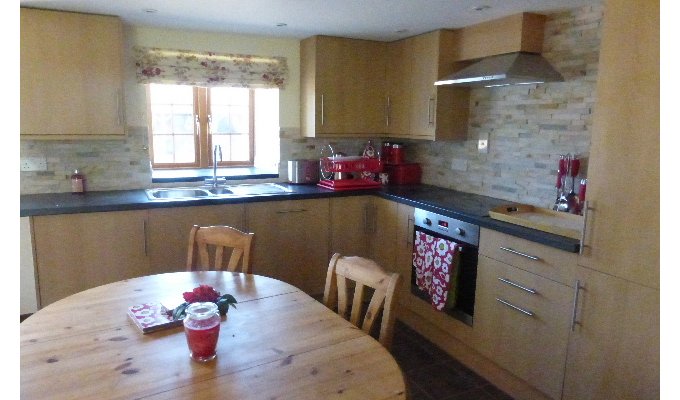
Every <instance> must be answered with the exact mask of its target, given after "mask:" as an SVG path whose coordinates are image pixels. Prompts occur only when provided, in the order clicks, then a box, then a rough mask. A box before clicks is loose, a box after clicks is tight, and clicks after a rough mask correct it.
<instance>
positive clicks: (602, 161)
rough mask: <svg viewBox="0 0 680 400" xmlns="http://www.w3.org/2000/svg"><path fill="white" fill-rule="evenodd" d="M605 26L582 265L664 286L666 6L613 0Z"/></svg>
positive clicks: (644, 282) (591, 150)
mask: <svg viewBox="0 0 680 400" xmlns="http://www.w3.org/2000/svg"><path fill="white" fill-rule="evenodd" d="M631 21H636V23H635V24H634V26H635V34H634V35H631V33H630V32H631V31H630V27H631ZM602 24H603V25H602V44H601V50H600V64H599V72H598V80H597V103H596V105H595V109H594V115H593V132H592V140H591V143H592V144H591V148H590V159H589V161H588V164H589V166H588V191H587V195H586V197H587V200H588V203H589V206H590V207H592V210H589V211H588V213H587V218H586V227H587V233H586V237H585V245H586V246H585V248H584V254H583V256H581V257H580V258H579V264H580V265H583V266H586V267H589V268H592V269H595V270H598V271H601V272H604V273H607V274H610V275H614V276H618V277H621V278H624V279H628V280H630V281H633V282H638V283H640V284H643V285H646V286H650V287H653V288H659V218H660V214H659V209H660V208H659V2H658V0H655V1H648V2H647V1H646V2H637V1H634V0H611V1H609V2H608V5H607V9H606V12H605V13H604V18H603V22H602Z"/></svg>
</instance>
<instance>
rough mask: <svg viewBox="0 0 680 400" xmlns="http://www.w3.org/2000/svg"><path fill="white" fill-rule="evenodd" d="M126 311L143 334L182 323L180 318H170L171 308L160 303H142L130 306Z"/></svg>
mask: <svg viewBox="0 0 680 400" xmlns="http://www.w3.org/2000/svg"><path fill="white" fill-rule="evenodd" d="M127 313H128V316H129V317H130V319H132V321H133V322H134V323H135V325H136V326H137V327H138V328H139V329H140V330H141V331H142V333H145V334H146V333H149V332H155V331H158V330H161V329H167V328H172V327H175V326H180V325H182V320H181V319H178V320H175V319H173V318H172V309H168V308H167V307H165V306H164V305H163V304H161V303H143V304H137V305H134V306H130V307H129V308H128V312H127Z"/></svg>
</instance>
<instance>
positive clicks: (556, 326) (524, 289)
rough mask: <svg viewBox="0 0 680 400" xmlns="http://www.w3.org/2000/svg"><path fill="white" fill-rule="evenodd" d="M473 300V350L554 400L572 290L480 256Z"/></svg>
mask: <svg viewBox="0 0 680 400" xmlns="http://www.w3.org/2000/svg"><path fill="white" fill-rule="evenodd" d="M475 298H476V300H475V318H474V330H475V332H476V333H477V335H476V338H477V343H476V348H477V350H478V351H479V352H480V353H482V354H483V355H485V356H486V357H488V358H489V359H490V360H492V361H494V362H495V363H496V364H498V365H499V366H501V367H503V368H505V369H506V370H508V371H509V372H511V373H512V374H513V375H515V376H517V377H519V378H521V379H523V380H524V381H526V382H528V383H529V384H531V385H532V386H534V387H535V388H537V389H539V390H540V391H541V392H543V393H545V394H547V395H548V396H549V397H551V398H553V399H559V398H560V393H561V390H562V378H563V375H564V361H565V358H566V353H567V341H568V338H569V323H570V319H569V317H570V316H571V312H570V311H571V309H572V298H573V290H572V288H570V287H568V286H565V285H562V284H560V283H557V282H554V281H551V280H549V279H545V278H543V277H540V276H538V275H535V274H533V273H530V272H527V271H524V270H521V269H519V268H516V267H513V266H511V265H507V264H504V263H501V262H499V261H496V260H493V259H491V258H488V257H485V256H483V255H480V257H479V266H478V268H477V291H476V296H475Z"/></svg>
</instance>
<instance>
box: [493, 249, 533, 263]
mask: <svg viewBox="0 0 680 400" xmlns="http://www.w3.org/2000/svg"><path fill="white" fill-rule="evenodd" d="M500 249H501V250H505V251H507V252H510V253H512V254H517V255H518V256H522V257H526V258H529V259H531V260H534V261H538V260H540V258H538V257H536V256H532V255H530V254H526V253H522V252H520V251H517V250H515V249H511V248H509V247H503V246H501V247H500Z"/></svg>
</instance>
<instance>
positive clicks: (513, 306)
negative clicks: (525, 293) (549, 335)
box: [496, 297, 534, 317]
mask: <svg viewBox="0 0 680 400" xmlns="http://www.w3.org/2000/svg"><path fill="white" fill-rule="evenodd" d="M496 301H498V302H499V303H503V304H505V305H506V306H508V307H510V308H512V309H513V310H517V311H519V312H521V313H522V314H525V315H528V316H530V317H533V316H534V313H533V312H531V311H527V310H525V309H523V308H521V307H517V306H516V305H514V304H511V303H509V302H507V301H505V300H503V299H499V298H498V297H496Z"/></svg>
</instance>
